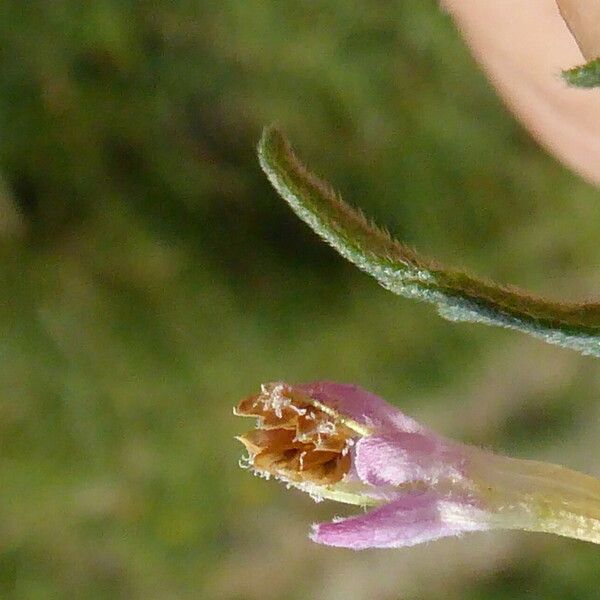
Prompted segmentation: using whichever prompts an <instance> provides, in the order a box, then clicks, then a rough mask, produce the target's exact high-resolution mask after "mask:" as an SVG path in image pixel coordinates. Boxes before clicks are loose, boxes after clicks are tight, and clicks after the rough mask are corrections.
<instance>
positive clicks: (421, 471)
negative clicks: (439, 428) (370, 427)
mask: <svg viewBox="0 0 600 600" xmlns="http://www.w3.org/2000/svg"><path fill="white" fill-rule="evenodd" d="M354 456H355V464H354V467H355V469H356V473H357V475H358V476H359V477H360V479H361V480H362V481H363V482H364V483H368V484H371V485H374V486H381V485H386V484H390V485H400V484H402V483H406V482H409V481H429V482H432V481H436V480H438V479H440V478H446V479H458V478H460V477H461V475H462V471H461V462H462V456H461V452H460V446H459V445H458V444H457V445H456V446H453V445H451V444H449V443H446V442H445V441H444V440H442V439H441V438H437V437H435V436H432V435H423V434H420V433H402V432H396V433H394V434H391V435H385V436H369V437H366V438H363V439H361V440H359V441H358V443H357V445H356V450H355V455H354Z"/></svg>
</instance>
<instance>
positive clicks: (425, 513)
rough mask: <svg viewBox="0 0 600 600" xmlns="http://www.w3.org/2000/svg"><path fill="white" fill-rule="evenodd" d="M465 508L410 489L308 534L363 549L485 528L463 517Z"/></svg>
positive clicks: (316, 539) (411, 543) (327, 542)
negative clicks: (355, 514) (399, 495)
mask: <svg viewBox="0 0 600 600" xmlns="http://www.w3.org/2000/svg"><path fill="white" fill-rule="evenodd" d="M469 511H471V508H470V507H469V506H468V505H467V504H466V503H461V502H456V501H451V500H446V499H442V498H440V497H439V495H436V494H434V493H432V492H413V493H407V494H406V495H405V496H402V497H401V498H400V499H398V500H395V501H394V502H391V503H390V504H386V505H385V506H382V507H380V508H376V509H373V510H371V511H369V512H367V513H365V514H363V515H359V516H356V517H350V518H348V519H343V520H340V521H334V522H331V523H317V524H315V525H313V530H312V532H311V535H310V537H311V539H312V540H313V541H314V542H317V543H319V544H325V545H327V546H339V547H343V548H352V549H353V550H363V549H365V548H400V547H403V546H414V545H415V544H420V543H422V542H428V541H431V540H436V539H438V538H442V537H448V536H454V535H458V534H460V533H463V532H465V531H483V530H485V529H488V528H489V527H488V526H486V524H485V523H484V522H483V521H481V520H479V521H475V520H473V519H469V518H468V517H467V518H465V514H467V515H468V513H469ZM477 512H479V511H473V513H474V514H475V513H477Z"/></svg>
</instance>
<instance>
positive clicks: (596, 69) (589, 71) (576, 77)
mask: <svg viewBox="0 0 600 600" xmlns="http://www.w3.org/2000/svg"><path fill="white" fill-rule="evenodd" d="M562 78H563V79H564V80H565V81H566V82H567V83H568V84H569V85H570V86H572V87H579V88H595V87H600V58H595V59H594V60H591V61H590V62H588V63H586V64H585V65H581V66H579V67H574V68H573V69H568V70H567V71H563V72H562Z"/></svg>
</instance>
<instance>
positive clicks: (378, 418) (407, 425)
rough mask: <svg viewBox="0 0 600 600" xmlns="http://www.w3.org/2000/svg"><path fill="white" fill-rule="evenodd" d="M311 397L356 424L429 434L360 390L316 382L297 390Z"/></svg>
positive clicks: (402, 414)
mask: <svg viewBox="0 0 600 600" xmlns="http://www.w3.org/2000/svg"><path fill="white" fill-rule="evenodd" d="M294 387H296V388H298V389H300V390H302V391H303V392H304V393H306V394H309V395H310V396H311V397H313V398H315V399H316V400H319V401H320V402H323V404H326V405H327V406H331V407H332V408H335V409H336V410H338V411H339V412H340V413H343V414H344V415H347V416H349V417H351V418H352V419H354V420H355V421H357V422H359V423H363V424H367V425H370V424H372V425H376V426H378V427H379V428H385V429H388V430H401V431H408V432H425V431H427V430H426V429H425V428H424V427H423V426H422V425H421V424H420V423H417V421H415V420H413V419H411V418H410V417H407V416H406V415H405V414H404V413H402V412H401V411H399V410H398V409H397V408H395V407H393V406H391V405H390V404H388V403H387V402H386V401H385V400H383V399H382V398H380V397H379V396H376V395H375V394H372V393H371V392H368V391H367V390H365V389H363V388H361V387H359V386H357V385H350V384H345V383H334V382H330V381H315V382H313V383H305V384H302V385H298V386H294Z"/></svg>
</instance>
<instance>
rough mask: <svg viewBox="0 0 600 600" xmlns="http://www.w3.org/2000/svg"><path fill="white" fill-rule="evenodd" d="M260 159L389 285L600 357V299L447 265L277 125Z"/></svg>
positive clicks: (309, 217) (304, 213)
mask: <svg viewBox="0 0 600 600" xmlns="http://www.w3.org/2000/svg"><path fill="white" fill-rule="evenodd" d="M258 154H259V159H260V164H261V166H262V168H263V170H264V172H265V173H266V175H267V177H268V178H269V181H270V182H271V183H272V185H273V186H274V187H275V189H276V190H277V192H279V194H280V195H281V196H282V197H283V199H284V200H286V201H287V202H288V204H289V205H290V206H291V207H292V209H293V210H294V212H295V213H296V214H297V215H298V216H299V217H300V218H301V219H302V220H303V221H305V222H306V223H307V224H308V225H309V226H310V227H311V228H312V229H313V230H314V231H315V232H316V233H317V234H319V235H320V236H321V237H322V238H323V239H324V240H326V241H327V242H328V243H329V244H331V245H332V246H333V247H334V248H335V249H336V250H337V251H338V252H339V253H340V254H341V255H342V256H344V257H345V258H346V259H348V260H349V261H350V262H352V263H354V264H355V265H356V266H357V267H359V268H360V269H362V270H363V271H365V272H367V273H369V274H370V275H372V276H373V277H375V279H377V281H379V283H380V284H381V285H382V286H383V287H385V288H386V289H388V290H390V291H392V292H394V293H396V294H399V295H402V296H405V297H408V298H413V299H417V300H422V301H425V302H429V303H432V304H434V305H436V306H437V308H438V312H439V313H440V315H442V316H443V317H445V318H447V319H450V320H452V321H472V322H479V323H485V324H488V325H497V326H500V327H505V328H509V329H516V330H519V331H523V332H525V333H528V334H530V335H533V336H535V337H537V338H540V339H543V340H544V341H546V342H548V343H551V344H557V345H559V346H563V347H566V348H572V349H574V350H577V351H579V352H581V353H582V354H587V355H593V356H599V357H600V303H581V304H575V303H572V304H567V303H558V302H553V301H551V300H546V299H544V298H540V297H536V296H533V295H530V294H527V293H525V292H522V291H520V290H517V289H515V288H512V287H505V286H501V285H498V284H495V283H492V282H487V281H484V280H482V279H478V278H475V277H472V276H471V275H468V274H466V273H463V272H460V271H455V270H449V269H444V268H443V267H441V266H440V265H438V264H436V263H435V262H434V261H432V260H429V259H426V258H424V257H422V256H420V255H419V254H417V253H416V252H415V251H413V250H411V249H410V248H408V247H407V246H405V245H404V244H401V243H400V242H398V241H397V240H395V239H394V238H392V237H391V236H390V235H389V234H388V233H387V232H386V231H383V230H382V229H380V228H378V227H377V226H375V225H374V224H372V223H370V222H369V221H368V220H367V219H366V218H365V217H364V215H363V214H362V213H361V212H360V211H358V210H356V209H354V208H352V207H350V206H349V205H348V204H346V203H345V202H344V201H343V200H342V198H341V197H340V196H339V194H337V193H335V192H334V191H333V189H332V188H331V186H329V185H328V184H327V183H325V182H323V181H321V180H320V179H318V178H317V177H315V176H314V175H313V174H312V173H311V172H310V171H309V170H308V169H307V168H306V167H305V166H304V165H303V164H302V162H301V161H300V160H299V159H298V158H297V157H296V155H295V154H294V152H293V150H292V148H291V146H290V144H289V142H288V141H287V140H286V138H285V137H284V136H283V134H282V133H281V132H280V131H278V130H277V129H276V128H274V127H268V128H266V129H265V130H264V132H263V136H262V138H261V140H260V143H259V145H258Z"/></svg>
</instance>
